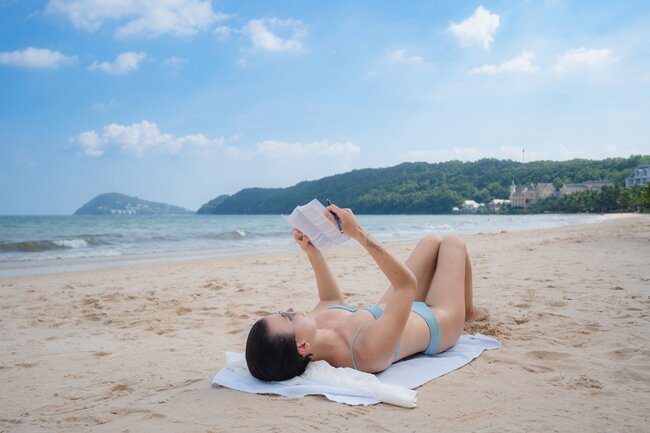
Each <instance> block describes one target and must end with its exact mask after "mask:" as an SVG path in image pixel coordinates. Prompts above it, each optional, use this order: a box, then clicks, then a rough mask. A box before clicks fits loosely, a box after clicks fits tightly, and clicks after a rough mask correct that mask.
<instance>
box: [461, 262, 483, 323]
mask: <svg viewBox="0 0 650 433" xmlns="http://www.w3.org/2000/svg"><path fill="white" fill-rule="evenodd" d="M465 257H466V259H465V322H472V321H475V320H485V319H487V317H488V312H487V311H486V310H484V309H483V308H479V307H476V306H475V305H474V294H473V284H472V262H471V261H470V259H469V254H467V255H466V256H465Z"/></svg>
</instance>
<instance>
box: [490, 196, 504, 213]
mask: <svg viewBox="0 0 650 433" xmlns="http://www.w3.org/2000/svg"><path fill="white" fill-rule="evenodd" d="M508 206H510V200H503V199H500V198H493V199H492V200H491V201H490V202H489V203H488V204H487V210H488V212H492V213H494V212H501V211H502V210H504V209H505V208H507V207H508Z"/></svg>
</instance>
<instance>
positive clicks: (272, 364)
mask: <svg viewBox="0 0 650 433" xmlns="http://www.w3.org/2000/svg"><path fill="white" fill-rule="evenodd" d="M325 216H326V217H327V218H328V219H329V220H330V221H331V222H332V224H335V225H336V222H335V219H334V218H335V217H337V218H338V219H339V222H340V224H341V229H342V231H343V233H345V234H346V235H348V236H350V237H351V238H353V239H354V240H356V241H357V242H358V243H359V244H360V245H361V246H362V247H363V248H364V249H365V250H366V251H367V252H368V254H370V256H371V257H372V258H373V259H374V261H375V262H376V263H377V265H378V266H379V268H380V269H381V271H382V272H383V273H384V275H385V276H386V278H387V279H388V281H389V282H390V287H389V288H388V290H387V291H386V293H385V294H384V295H383V296H382V298H381V299H380V300H379V302H378V303H377V305H375V306H371V307H367V308H360V309H357V308H354V307H349V306H346V305H343V295H342V293H341V289H340V288H339V285H338V283H337V282H336V279H335V278H334V276H333V274H332V272H331V270H330V268H329V266H328V264H327V262H326V261H325V258H324V257H323V255H322V253H321V252H320V251H319V250H318V249H317V248H315V247H314V246H313V244H312V243H311V242H310V241H309V239H308V238H307V236H305V235H304V234H302V233H301V232H300V231H298V230H295V229H294V231H293V237H294V239H295V240H296V242H297V243H298V244H299V245H300V248H301V249H302V250H303V251H304V252H305V254H306V255H307V258H308V259H309V262H310V263H311V265H312V268H313V270H314V274H315V276H316V284H317V286H318V296H319V298H320V301H319V302H318V304H316V306H315V307H314V309H313V310H312V311H311V312H310V313H298V312H295V311H293V309H289V310H287V311H283V312H279V313H276V314H271V315H269V316H266V317H264V318H262V319H260V320H258V321H257V322H256V323H255V324H254V325H253V327H252V328H251V331H250V333H249V335H248V340H247V342H246V362H247V364H248V369H249V370H250V372H251V374H252V375H253V376H255V377H256V378H258V379H260V380H266V381H279V380H286V379H290V378H292V377H295V376H299V375H301V374H302V373H303V372H304V371H305V369H306V368H307V364H308V363H309V361H318V360H325V361H327V362H328V363H329V364H331V365H333V366H335V367H352V368H355V369H358V370H361V371H365V372H369V373H377V372H380V371H382V370H385V369H386V368H388V367H389V366H390V365H391V364H392V363H394V362H396V361H399V360H400V359H403V358H406V357H408V356H411V355H414V354H417V353H424V354H427V355H431V356H433V355H435V354H437V353H439V352H443V351H445V350H447V349H449V348H450V347H451V346H453V345H454V344H456V342H457V341H458V339H459V338H460V335H461V332H462V331H463V325H464V323H465V321H471V320H480V319H484V318H485V317H486V316H487V313H486V312H485V311H483V310H481V309H479V308H476V307H474V305H473V304H472V268H471V264H470V261H469V257H468V255H467V249H466V247H465V244H464V243H463V241H461V240H460V239H459V238H457V237H447V238H445V239H442V240H440V239H439V238H437V237H435V236H432V235H429V236H425V237H424V238H423V239H422V240H420V242H419V243H418V244H417V246H416V247H415V249H414V250H413V252H412V253H411V255H410V257H409V258H408V260H407V261H406V263H405V264H402V263H400V262H399V261H397V260H396V259H395V258H394V257H393V256H392V255H391V254H390V253H388V252H387V251H386V250H385V249H384V248H383V247H382V246H381V245H379V244H378V243H377V242H375V241H374V240H373V239H372V237H371V236H370V235H369V234H368V233H367V232H366V231H365V230H364V229H363V228H362V227H361V226H360V225H359V224H358V222H357V220H356V218H355V217H354V214H353V213H352V211H351V210H350V209H341V208H339V207H337V206H335V205H330V206H328V207H327V211H326V213H325Z"/></svg>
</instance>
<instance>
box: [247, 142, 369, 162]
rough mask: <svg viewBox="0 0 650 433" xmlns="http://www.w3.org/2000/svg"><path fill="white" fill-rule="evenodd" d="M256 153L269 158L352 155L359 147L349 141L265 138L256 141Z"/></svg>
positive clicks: (358, 150)
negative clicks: (304, 141) (291, 140)
mask: <svg viewBox="0 0 650 433" xmlns="http://www.w3.org/2000/svg"><path fill="white" fill-rule="evenodd" d="M256 149H257V153H259V154H261V155H264V156H267V157H269V158H282V157H285V156H291V155H293V156H330V157H341V156H342V157H346V158H348V157H352V156H355V155H358V154H359V153H361V148H360V147H359V146H356V145H354V144H352V143H350V142H346V143H340V142H336V143H330V142H329V141H328V140H322V141H316V142H313V143H287V142H284V141H275V140H266V141H262V142H260V143H257V146H256Z"/></svg>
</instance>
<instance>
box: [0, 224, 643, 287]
mask: <svg viewBox="0 0 650 433" xmlns="http://www.w3.org/2000/svg"><path fill="white" fill-rule="evenodd" d="M549 215H552V216H556V215H557V216H564V214H549ZM634 215H637V214H632V213H626V214H602V215H592V216H594V217H597V218H600V219H599V220H598V219H595V220H593V221H589V222H582V221H581V222H578V223H564V224H559V225H557V226H552V227H551V228H557V227H565V226H576V225H581V224H598V223H601V222H603V221H607V220H611V219H620V218H627V217H634ZM465 216H467V215H465ZM474 216H476V217H480V218H488V219H489V218H490V217H494V216H497V217H499V218H506V217H509V215H472V217H474ZM528 230H548V228H539V229H536V228H526V227H523V228H522V227H520V226H515V227H514V228H506V229H503V228H494V229H493V230H491V231H478V232H476V233H472V234H464V233H460V234H459V235H460V236H461V237H468V236H474V235H481V234H491V233H498V232H504V231H505V232H512V233H518V232H522V231H528ZM287 233H289V229H287ZM422 234H423V233H422ZM422 234H421V235H422ZM421 235H418V236H413V237H412V238H411V237H407V238H405V239H384V238H382V237H377V236H376V237H377V238H378V240H379V241H381V242H383V243H386V244H387V245H393V244H394V245H400V244H404V243H409V242H414V241H417V239H419V237H421ZM445 235H447V234H446V233H443V234H440V236H445ZM283 241H284V242H279V243H277V244H275V245H241V246H232V247H228V248H225V247H218V248H217V247H215V248H214V249H197V250H181V251H176V252H160V253H141V254H138V253H136V254H125V255H115V256H113V255H111V256H88V257H78V258H62V259H45V260H38V259H33V260H16V261H5V262H2V261H0V279H2V278H12V277H19V276H31V275H50V274H57V273H67V272H83V271H94V270H100V269H113V268H121V267H133V266H143V265H148V264H164V263H167V264H169V263H175V262H193V261H196V260H212V259H220V258H224V257H231V256H232V257H246V256H250V255H254V256H257V255H269V254H271V255H273V254H282V253H288V252H291V251H294V244H293V241H292V240H291V239H290V236H288V235H287V238H286V239H284V240H283ZM345 246H346V245H343V247H345Z"/></svg>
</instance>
